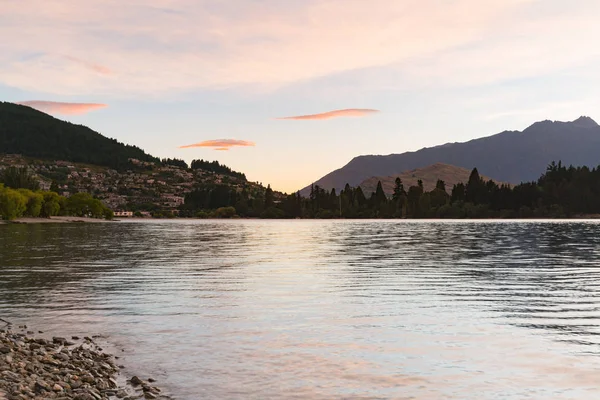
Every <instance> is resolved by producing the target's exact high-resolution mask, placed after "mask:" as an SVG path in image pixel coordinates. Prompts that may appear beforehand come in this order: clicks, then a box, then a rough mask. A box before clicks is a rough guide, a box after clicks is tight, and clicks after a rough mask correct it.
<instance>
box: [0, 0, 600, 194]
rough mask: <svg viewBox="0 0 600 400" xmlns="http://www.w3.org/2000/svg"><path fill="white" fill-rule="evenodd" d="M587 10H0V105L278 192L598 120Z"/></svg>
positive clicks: (559, 6) (515, 6)
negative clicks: (370, 163)
mask: <svg viewBox="0 0 600 400" xmlns="http://www.w3.org/2000/svg"><path fill="white" fill-rule="evenodd" d="M599 20H600V2H599V1H597V0H572V1H568V2H566V1H564V0H485V1H482V0H374V1H364V0H227V1H222V0H86V1H79V2H74V1H67V0H0V37H2V38H3V40H2V41H0V100H3V101H10V102H21V103H24V104H27V105H30V106H32V107H35V108H38V109H40V110H42V111H44V112H48V113H51V114H52V115H54V116H56V117H57V118H61V119H65V120H68V121H72V122H74V123H78V124H84V125H87V126H89V127H91V128H92V129H94V130H96V131H98V132H100V133H102V134H103V135H105V136H108V137H111V138H116V139H117V140H119V141H121V142H125V143H128V144H133V145H137V146H139V147H141V148H142V149H144V150H145V151H147V152H148V153H150V154H152V155H155V156H158V157H161V158H163V157H170V158H173V157H176V158H181V159H184V160H186V161H187V162H190V161H191V160H192V159H200V158H202V159H205V160H218V161H219V162H221V163H224V164H226V165H228V166H230V167H231V168H233V169H234V170H238V171H241V172H244V173H245V174H246V176H247V177H248V179H249V180H251V181H257V182H261V183H263V184H265V185H266V184H271V186H272V187H273V188H274V189H276V190H281V191H284V192H292V191H295V190H298V189H301V188H303V187H304V186H307V185H309V184H310V183H311V182H314V181H316V180H317V179H319V178H320V177H322V176H323V175H325V174H327V173H328V172H331V171H332V170H335V169H337V168H340V167H342V166H344V165H345V164H347V163H348V162H349V161H350V160H351V159H352V158H353V157H355V156H358V155H364V154H390V153H402V152H405V151H414V150H418V149H420V148H422V147H427V146H434V145H438V144H443V143H448V142H460V141H467V140H471V139H474V138H478V137H483V136H489V135H492V134H495V133H498V132H501V131H504V130H522V129H524V128H526V127H527V126H529V125H531V124H532V123H533V122H535V121H539V120H545V119H550V120H574V119H576V118H578V117H579V116H581V115H587V116H590V117H592V118H594V119H596V120H598V119H600V90H598V88H599V87H600V46H598V39H599V38H600V24H599V23H598V21H599Z"/></svg>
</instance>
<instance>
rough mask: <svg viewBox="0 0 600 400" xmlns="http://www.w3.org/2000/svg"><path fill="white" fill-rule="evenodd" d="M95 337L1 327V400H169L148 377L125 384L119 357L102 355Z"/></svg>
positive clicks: (134, 377)
mask: <svg viewBox="0 0 600 400" xmlns="http://www.w3.org/2000/svg"><path fill="white" fill-rule="evenodd" d="M0 322H7V321H4V320H1V319H0ZM98 338H99V337H98V336H92V337H88V336H85V337H83V338H80V337H77V336H73V337H71V338H70V339H67V338H64V337H58V336H52V337H50V335H49V334H44V332H41V331H37V333H35V332H34V331H33V330H31V328H28V327H27V325H20V326H19V327H18V328H17V329H13V326H12V325H11V324H10V323H7V324H6V325H4V326H0V400H22V399H35V400H42V399H62V400H114V399H124V400H134V399H159V400H172V398H171V397H169V396H167V395H164V394H161V392H162V391H161V389H160V388H158V387H156V386H154V382H155V381H154V379H152V378H148V379H147V380H142V379H140V378H139V377H137V376H132V377H131V378H129V379H126V377H125V376H124V375H123V374H122V373H121V372H120V371H121V369H122V368H124V367H123V366H122V365H117V362H118V360H119V357H117V356H115V355H113V354H110V353H106V352H104V351H103V349H102V347H101V344H100V343H99V342H97V341H96V340H97V339H98Z"/></svg>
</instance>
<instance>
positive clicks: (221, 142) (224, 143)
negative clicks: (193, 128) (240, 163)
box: [179, 139, 255, 151]
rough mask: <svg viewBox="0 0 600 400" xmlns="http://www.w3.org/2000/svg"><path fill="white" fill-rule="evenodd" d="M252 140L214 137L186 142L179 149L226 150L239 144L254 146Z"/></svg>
mask: <svg viewBox="0 0 600 400" xmlns="http://www.w3.org/2000/svg"><path fill="white" fill-rule="evenodd" d="M254 145H255V144H254V142H249V141H246V140H236V139H215V140H205V141H204V142H200V143H194V144H188V145H185V146H179V148H180V149H190V148H193V147H212V148H213V149H214V150H219V151H227V150H229V149H230V148H232V147H236V146H241V147H251V146H254Z"/></svg>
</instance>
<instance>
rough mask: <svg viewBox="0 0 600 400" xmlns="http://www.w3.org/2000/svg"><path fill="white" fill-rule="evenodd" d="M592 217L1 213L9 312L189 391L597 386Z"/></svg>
mask: <svg viewBox="0 0 600 400" xmlns="http://www.w3.org/2000/svg"><path fill="white" fill-rule="evenodd" d="M599 267H600V225H599V224H597V223H595V222H535V221H528V222H506V221H505V222H490V221H488V222H477V221H471V222H433V221H429V222H407V221H358V222H356V221H158V222H157V221H148V222H133V221H132V222H120V223H110V224H84V225H78V224H73V225H0V317H3V318H5V319H9V320H12V321H13V322H14V323H28V324H29V325H34V327H35V329H42V330H45V331H48V332H53V333H55V334H60V335H71V334H102V335H106V336H107V339H106V340H107V341H108V342H109V343H110V344H111V345H112V346H115V348H116V349H118V351H120V350H122V352H121V354H122V358H121V360H120V361H121V362H122V363H123V364H125V366H126V367H127V373H128V374H133V373H135V374H140V375H141V376H143V377H148V376H152V377H154V378H156V379H157V380H158V382H159V384H160V385H161V386H162V387H164V388H166V389H167V390H168V391H169V392H170V394H172V395H173V396H175V397H176V398H177V399H339V398H348V399H523V398H531V399H598V398H600V347H599V346H600V336H599V335H600V268H599Z"/></svg>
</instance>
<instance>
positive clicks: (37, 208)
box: [0, 167, 113, 220]
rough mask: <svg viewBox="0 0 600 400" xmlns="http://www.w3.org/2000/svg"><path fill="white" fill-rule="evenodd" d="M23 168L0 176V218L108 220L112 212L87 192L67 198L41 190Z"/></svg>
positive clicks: (8, 171) (111, 216)
mask: <svg viewBox="0 0 600 400" xmlns="http://www.w3.org/2000/svg"><path fill="white" fill-rule="evenodd" d="M38 189H39V183H38V182H37V180H36V179H35V178H34V177H33V176H32V175H30V174H29V173H28V171H27V169H25V168H15V167H10V168H7V169H6V170H4V171H3V172H2V174H0V218H1V219H4V220H12V219H15V218H20V217H33V218H37V217H44V218H50V217H53V216H57V215H69V216H77V217H91V218H106V219H112V218H113V212H112V211H111V210H110V209H109V208H108V207H106V206H105V205H104V204H102V202H101V201H100V200H98V199H95V198H93V197H92V196H91V195H90V194H89V193H76V194H74V195H72V196H70V197H68V198H66V197H63V196H60V195H59V194H58V193H56V192H54V191H42V190H38Z"/></svg>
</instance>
